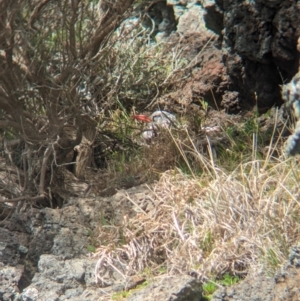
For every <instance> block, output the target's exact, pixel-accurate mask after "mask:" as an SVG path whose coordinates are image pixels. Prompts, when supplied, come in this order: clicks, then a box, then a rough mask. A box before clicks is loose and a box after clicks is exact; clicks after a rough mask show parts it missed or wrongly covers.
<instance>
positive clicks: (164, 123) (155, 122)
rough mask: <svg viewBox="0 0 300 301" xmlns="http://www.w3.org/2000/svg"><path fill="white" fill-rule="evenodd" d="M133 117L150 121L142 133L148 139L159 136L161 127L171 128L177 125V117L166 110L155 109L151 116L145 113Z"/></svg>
mask: <svg viewBox="0 0 300 301" xmlns="http://www.w3.org/2000/svg"><path fill="white" fill-rule="evenodd" d="M131 118H133V119H136V120H138V121H142V122H146V123H148V125H147V127H146V129H145V130H144V132H143V134H142V137H143V138H144V139H146V140H150V139H152V138H153V137H155V136H157V132H158V130H159V128H170V127H172V126H176V125H177V120H176V117H175V116H174V115H173V114H171V113H169V112H166V111H155V112H154V113H152V114H151V115H150V116H148V115H143V114H141V115H133V116H131Z"/></svg>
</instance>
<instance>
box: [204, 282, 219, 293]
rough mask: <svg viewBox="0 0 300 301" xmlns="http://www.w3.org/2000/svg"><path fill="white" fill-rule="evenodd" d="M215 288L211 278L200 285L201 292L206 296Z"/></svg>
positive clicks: (215, 285)
mask: <svg viewBox="0 0 300 301" xmlns="http://www.w3.org/2000/svg"><path fill="white" fill-rule="evenodd" d="M217 288H218V287H217V284H216V283H215V282H214V281H213V280H210V281H208V282H206V283H203V285H202V289H203V292H204V294H205V295H206V296H209V295H212V294H213V293H214V292H215V291H216V290H217Z"/></svg>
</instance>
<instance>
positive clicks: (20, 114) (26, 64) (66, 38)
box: [0, 0, 133, 203]
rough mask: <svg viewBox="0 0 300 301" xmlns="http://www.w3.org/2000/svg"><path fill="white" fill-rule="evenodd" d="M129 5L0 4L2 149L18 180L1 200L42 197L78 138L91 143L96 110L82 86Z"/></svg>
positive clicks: (129, 0)
mask: <svg viewBox="0 0 300 301" xmlns="http://www.w3.org/2000/svg"><path fill="white" fill-rule="evenodd" d="M132 4H133V0H118V1H88V0H72V1H67V0H63V1H51V0H43V1H36V0H27V1H22V0H17V1H5V0H1V1H0V11H1V13H0V70H1V72H0V127H1V132H2V133H1V136H3V137H4V138H3V139H2V143H3V153H2V154H3V155H4V156H5V158H6V164H8V165H10V166H15V170H16V171H15V173H16V174H17V175H18V181H17V183H16V184H18V185H20V189H19V190H15V189H10V190H9V191H7V193H5V195H4V199H2V201H1V202H2V203H3V202H7V199H10V200H11V201H13V200H16V201H17V200H19V199H31V200H35V198H34V197H37V196H38V197H39V198H41V199H47V197H49V195H50V194H49V190H47V187H49V183H51V181H52V180H53V176H54V173H53V171H54V170H55V169H57V167H58V166H67V164H69V163H70V162H71V159H70V158H72V156H73V152H74V147H75V146H76V145H79V144H80V143H81V142H82V140H83V138H85V139H87V141H88V142H87V143H90V142H91V141H92V140H93V138H94V135H95V128H96V126H97V122H96V121H95V118H96V115H97V113H98V112H100V111H101V107H99V103H98V102H97V99H96V98H95V97H91V91H90V87H89V86H88V85H89V84H90V83H92V82H93V83H94V81H95V80H96V79H97V78H96V76H97V75H98V74H99V73H100V74H101V72H99V66H100V65H101V62H102V61H103V60H105V59H106V55H107V53H108V51H109V49H110V47H112V43H110V41H111V37H112V34H113V32H114V31H115V30H116V28H118V26H119V25H120V23H121V22H122V20H123V19H124V18H126V17H127V16H128V15H129V13H130V11H131V7H132ZM110 63H111V62H110ZM111 67H112V68H113V63H112V66H111ZM97 80H98V85H99V86H101V83H100V82H101V78H100V79H99V77H98V79H97ZM13 139H14V140H13ZM77 163H78V162H77ZM78 164H79V163H78ZM79 170H80V168H79ZM3 172H5V171H3ZM3 185H4V186H5V185H6V184H3ZM3 185H2V184H1V187H2V188H3V187H4V186H3ZM6 187H7V186H6Z"/></svg>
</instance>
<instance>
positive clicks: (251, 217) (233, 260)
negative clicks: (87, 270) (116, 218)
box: [95, 140, 300, 285]
mask: <svg viewBox="0 0 300 301" xmlns="http://www.w3.org/2000/svg"><path fill="white" fill-rule="evenodd" d="M173 142H175V144H176V140H174V141H173ZM177 142H178V141H177ZM177 146H178V147H179V150H180V149H181V150H180V152H181V154H182V156H183V160H187V158H186V157H185V152H184V151H183V149H182V147H181V146H180V145H179V144H177ZM192 147H193V146H192V145H191V152H192ZM253 149H254V150H255V147H254V148H253ZM278 152H280V150H277V151H276V153H278ZM209 153H210V157H204V156H202V155H201V154H200V153H198V152H196V150H195V149H194V156H195V157H197V160H195V161H194V163H195V164H196V162H199V163H200V164H201V165H202V169H203V170H204V171H205V172H204V173H202V174H201V175H195V174H194V173H193V171H192V170H191V174H192V175H187V174H184V173H182V172H181V171H179V170H178V169H173V170H169V171H167V172H164V173H163V174H162V176H161V178H160V180H159V181H158V183H157V184H156V185H155V186H154V188H153V192H154V195H155V200H153V201H154V204H155V206H154V209H153V210H151V211H150V212H145V211H144V210H143V209H142V208H141V207H140V206H139V205H137V204H135V205H136V211H137V212H138V213H137V214H136V215H135V216H134V217H133V218H131V219H128V218H126V217H124V219H123V221H122V222H121V223H119V225H118V226H116V225H114V226H113V227H110V228H109V227H108V228H107V227H106V232H105V231H104V232H103V231H100V233H102V234H101V235H100V236H101V239H100V241H110V244H109V246H104V245H101V246H100V247H99V248H98V250H97V253H96V254H95V256H98V257H99V258H100V259H99V262H98V265H97V267H96V275H97V280H98V282H99V283H100V284H101V283H102V285H105V283H106V280H105V279H106V278H105V277H106V274H107V275H108V274H109V273H108V271H111V273H113V272H114V273H119V274H120V275H122V277H124V278H126V277H127V276H129V275H133V274H137V273H145V271H146V270H147V271H151V272H150V273H151V275H157V274H159V273H162V272H163V273H168V274H190V275H193V276H196V277H198V278H200V279H203V280H206V279H208V278H210V277H215V276H221V275H222V274H224V273H225V272H228V273H230V274H234V275H238V276H241V277H243V276H245V275H246V274H248V273H249V272H250V273H251V272H257V271H259V270H261V269H264V271H267V272H274V271H275V269H276V268H278V267H279V266H280V265H281V264H282V263H283V262H284V260H286V259H287V256H288V249H289V248H290V246H292V245H293V244H295V243H297V242H298V241H299V238H300V223H299V222H300V217H299V216H300V202H299V201H298V199H299V184H298V183H299V176H300V174H299V171H298V170H297V164H298V163H297V160H296V159H288V160H287V159H285V158H283V157H281V158H273V157H272V151H270V152H269V153H268V154H267V156H266V157H267V158H266V159H264V160H259V159H256V158H255V156H254V155H253V159H252V160H251V161H249V162H247V163H241V164H239V165H238V167H237V168H236V169H235V170H233V171H231V172H228V171H225V170H223V169H222V168H221V167H218V166H216V164H215V162H214V157H213V156H212V152H211V151H209ZM132 202H133V203H134V200H132Z"/></svg>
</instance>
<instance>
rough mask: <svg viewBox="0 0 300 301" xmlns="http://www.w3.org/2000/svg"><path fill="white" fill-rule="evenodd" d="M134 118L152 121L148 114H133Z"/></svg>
mask: <svg viewBox="0 0 300 301" xmlns="http://www.w3.org/2000/svg"><path fill="white" fill-rule="evenodd" d="M131 118H132V119H135V120H138V121H143V122H151V121H152V120H151V118H150V117H149V116H147V115H132V116H131Z"/></svg>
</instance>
